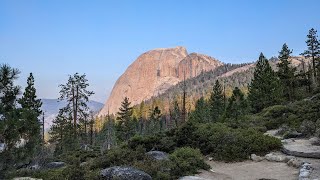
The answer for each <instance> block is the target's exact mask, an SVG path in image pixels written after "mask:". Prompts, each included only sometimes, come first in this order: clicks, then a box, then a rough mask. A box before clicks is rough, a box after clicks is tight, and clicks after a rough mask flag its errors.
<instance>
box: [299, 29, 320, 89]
mask: <svg viewBox="0 0 320 180" xmlns="http://www.w3.org/2000/svg"><path fill="white" fill-rule="evenodd" d="M317 38H318V36H317V30H315V29H313V28H312V29H310V30H309V34H308V35H307V40H306V43H307V46H308V49H307V50H305V51H304V52H303V53H301V55H303V56H305V57H306V58H311V60H312V71H313V74H312V79H313V83H314V85H316V82H315V80H316V78H317V70H316V68H317V67H318V66H319V61H320V43H319V41H318V39H317Z"/></svg>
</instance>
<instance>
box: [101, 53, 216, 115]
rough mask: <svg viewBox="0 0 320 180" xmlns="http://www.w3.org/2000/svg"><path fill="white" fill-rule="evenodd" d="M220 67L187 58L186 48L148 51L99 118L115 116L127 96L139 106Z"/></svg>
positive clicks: (122, 79) (193, 55)
mask: <svg viewBox="0 0 320 180" xmlns="http://www.w3.org/2000/svg"><path fill="white" fill-rule="evenodd" d="M220 65H222V63H221V62H220V61H218V60H216V59H213V58H211V57H209V56H206V55H201V54H197V53H191V54H189V55H188V53H187V50H186V49H185V48H184V47H175V48H161V49H155V50H151V51H148V52H146V53H144V54H142V55H140V56H139V57H138V58H137V60H135V61H134V62H133V63H132V64H131V65H130V66H129V67H128V69H127V70H126V71H125V72H124V74H122V75H121V76H120V78H119V79H118V80H117V82H116V83H115V85H114V87H113V89H112V92H111V94H110V97H109V99H108V100H107V102H106V103H105V105H104V107H103V108H102V110H101V111H100V113H99V114H98V115H99V116H101V115H106V114H107V113H108V110H109V112H110V113H111V114H115V113H116V112H117V111H118V109H119V107H120V105H121V102H122V101H123V99H124V97H128V98H129V100H130V101H131V105H135V104H139V103H141V102H142V101H144V100H147V99H150V98H151V97H152V96H157V95H159V94H161V93H163V92H164V91H166V90H167V89H168V88H170V87H171V86H173V85H175V84H177V83H178V82H180V81H182V80H183V78H184V74H185V77H186V78H191V77H195V76H197V75H199V74H200V73H201V72H202V71H209V70H212V69H214V68H216V67H218V66H220Z"/></svg>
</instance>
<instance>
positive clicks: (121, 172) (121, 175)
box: [100, 166, 152, 180]
mask: <svg viewBox="0 0 320 180" xmlns="http://www.w3.org/2000/svg"><path fill="white" fill-rule="evenodd" d="M100 179H105V180H112V179H117V180H152V178H151V176H150V175H149V174H147V173H145V172H143V171H140V170H138V169H135V168H132V167H121V166H114V167H110V168H107V169H103V170H101V172H100Z"/></svg>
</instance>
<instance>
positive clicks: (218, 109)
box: [209, 80, 225, 121]
mask: <svg viewBox="0 0 320 180" xmlns="http://www.w3.org/2000/svg"><path fill="white" fill-rule="evenodd" d="M209 107H210V114H211V120H212V121H218V120H219V118H220V117H221V116H222V115H223V112H224V110H225V109H224V107H225V104H224V95H223V90H222V87H221V85H220V83H219V81H218V80H216V82H215V84H214V87H213V90H212V92H211V95H210V99H209Z"/></svg>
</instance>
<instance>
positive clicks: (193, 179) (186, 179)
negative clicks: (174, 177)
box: [179, 176, 206, 180]
mask: <svg viewBox="0 0 320 180" xmlns="http://www.w3.org/2000/svg"><path fill="white" fill-rule="evenodd" d="M179 180H206V179H204V178H201V177H197V176H184V177H181V178H179Z"/></svg>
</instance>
